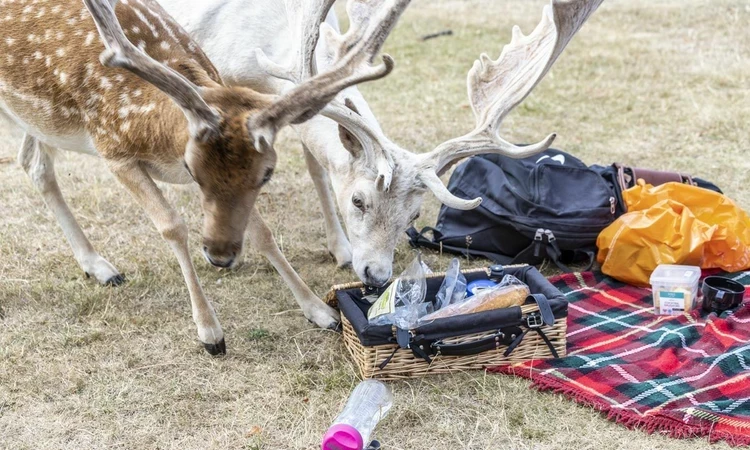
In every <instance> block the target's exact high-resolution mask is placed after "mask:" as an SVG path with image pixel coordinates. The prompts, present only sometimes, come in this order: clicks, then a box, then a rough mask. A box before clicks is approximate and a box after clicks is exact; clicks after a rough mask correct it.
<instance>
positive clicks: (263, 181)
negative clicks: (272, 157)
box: [260, 167, 273, 186]
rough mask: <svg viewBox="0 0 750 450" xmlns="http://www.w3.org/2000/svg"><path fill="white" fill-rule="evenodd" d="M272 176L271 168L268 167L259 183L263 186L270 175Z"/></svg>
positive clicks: (269, 178) (269, 179)
mask: <svg viewBox="0 0 750 450" xmlns="http://www.w3.org/2000/svg"><path fill="white" fill-rule="evenodd" d="M272 176H273V169H272V168H271V167H269V168H268V169H266V173H265V174H264V175H263V180H262V181H261V182H260V185H261V186H263V185H264V184H266V183H268V182H269V181H271V177H272Z"/></svg>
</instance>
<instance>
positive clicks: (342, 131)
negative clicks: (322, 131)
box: [339, 98, 363, 158]
mask: <svg viewBox="0 0 750 450" xmlns="http://www.w3.org/2000/svg"><path fill="white" fill-rule="evenodd" d="M344 104H345V105H346V107H347V108H349V109H351V110H352V111H354V112H355V113H356V114H357V115H360V114H359V111H357V107H356V106H354V102H352V101H351V99H348V98H347V99H346V100H345V101H344ZM339 139H340V140H341V144H342V145H343V146H344V148H345V149H346V150H347V151H348V152H349V153H351V154H352V156H353V157H355V158H359V157H360V156H362V154H363V148H362V144H361V143H360V142H359V139H357V138H356V137H355V136H354V135H353V134H352V133H351V132H350V131H349V130H347V129H346V128H344V127H343V126H341V125H339Z"/></svg>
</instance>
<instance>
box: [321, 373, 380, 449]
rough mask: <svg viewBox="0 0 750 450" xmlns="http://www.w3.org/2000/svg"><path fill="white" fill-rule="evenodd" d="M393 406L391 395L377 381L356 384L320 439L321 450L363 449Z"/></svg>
mask: <svg viewBox="0 0 750 450" xmlns="http://www.w3.org/2000/svg"><path fill="white" fill-rule="evenodd" d="M392 405H393V394H392V393H391V390H390V389H389V388H388V386H386V385H385V384H383V383H382V382H380V381H377V380H365V381H363V382H361V383H359V384H358V385H357V387H356V388H354V391H353V392H352V393H351V395H350V396H349V401H348V402H347V403H346V406H345V407H344V410H343V411H341V414H339V416H338V417H337V418H336V420H334V421H333V425H331V427H330V428H329V429H328V431H327V432H326V434H325V436H323V443H322V446H321V448H322V450H363V449H364V447H365V445H367V444H369V443H370V441H369V439H370V435H371V434H372V432H373V430H375V427H376V426H377V425H378V422H380V420H381V419H383V418H384V417H385V416H386V414H388V411H389V410H390V409H391V406H392Z"/></svg>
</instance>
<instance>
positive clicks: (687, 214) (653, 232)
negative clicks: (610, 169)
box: [596, 183, 750, 286]
mask: <svg viewBox="0 0 750 450" xmlns="http://www.w3.org/2000/svg"><path fill="white" fill-rule="evenodd" d="M623 199H624V200H625V204H626V205H627V211H628V212H627V213H626V214H624V215H622V216H620V217H619V218H618V219H617V220H615V221H614V222H613V223H612V224H611V225H610V226H609V227H607V228H605V229H604V231H602V232H601V234H599V238H598V239H597V242H596V244H597V247H599V253H598V255H597V260H598V261H599V263H600V264H601V265H602V272H604V273H605V274H607V275H609V276H611V277H613V278H616V279H618V280H620V281H622V282H625V283H629V284H633V285H636V286H648V285H649V277H650V275H651V273H652V272H653V271H654V270H655V269H656V266H658V265H659V264H681V265H691V266H700V267H701V268H703V269H711V268H720V269H723V270H725V271H728V272H737V271H740V270H745V269H748V268H750V218H749V217H748V215H747V214H746V213H745V211H743V210H742V209H741V208H740V207H738V206H737V205H736V204H735V203H734V202H733V201H732V200H730V199H729V198H728V197H726V196H724V195H722V194H719V193H717V192H714V191H710V190H707V189H703V188H699V187H695V186H690V185H686V184H681V183H666V184H663V185H660V186H657V187H654V186H651V185H643V184H640V185H637V186H634V187H632V188H630V189H628V190H626V191H624V192H623Z"/></svg>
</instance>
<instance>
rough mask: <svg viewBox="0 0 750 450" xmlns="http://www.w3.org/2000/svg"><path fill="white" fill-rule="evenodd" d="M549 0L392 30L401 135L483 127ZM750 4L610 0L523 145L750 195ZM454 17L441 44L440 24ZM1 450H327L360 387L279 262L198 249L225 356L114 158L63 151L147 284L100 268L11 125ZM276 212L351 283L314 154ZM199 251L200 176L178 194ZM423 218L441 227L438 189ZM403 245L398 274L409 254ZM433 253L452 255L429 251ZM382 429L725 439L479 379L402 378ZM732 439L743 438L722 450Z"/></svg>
mask: <svg viewBox="0 0 750 450" xmlns="http://www.w3.org/2000/svg"><path fill="white" fill-rule="evenodd" d="M543 4H544V1H542V0H534V1H523V0H505V1H502V2H494V1H490V0H484V1H475V0H471V1H429V2H428V1H427V0H421V1H417V2H416V3H415V4H414V5H413V6H412V8H411V10H410V11H409V12H408V13H407V14H406V16H405V18H404V20H403V22H402V24H401V25H400V27H399V28H398V30H397V31H396V33H395V35H394V36H393V37H392V39H391V40H390V41H389V45H388V47H389V48H388V50H389V52H390V53H391V54H393V55H394V56H395V57H396V60H397V62H398V66H397V69H396V70H395V72H394V73H393V75H392V76H391V77H389V78H388V79H387V80H385V81H383V82H378V83H375V84H371V85H368V86H366V87H365V88H363V90H364V91H365V95H366V97H367V98H368V99H369V100H370V102H371V105H372V106H373V109H374V110H375V111H376V113H379V117H380V118H381V120H382V123H383V126H384V128H385V129H386V130H387V131H388V133H389V135H390V136H391V137H392V138H393V139H394V140H396V141H397V142H400V143H401V144H402V145H404V146H406V147H410V148H413V149H415V150H417V151H426V150H428V149H429V148H430V145H434V144H435V143H437V142H439V141H440V140H441V139H445V138H448V137H450V136H453V135H455V134H458V133H459V132H460V131H464V130H466V129H467V128H468V127H469V126H470V125H471V123H472V121H471V118H470V109H469V108H468V103H467V101H466V99H465V97H466V95H465V87H464V86H465V84H464V76H465V72H466V70H467V69H468V68H469V66H470V64H471V62H472V61H473V59H474V58H475V57H476V56H477V55H478V54H479V53H480V52H482V51H488V52H491V53H492V54H494V55H496V54H497V52H498V51H499V50H500V46H501V43H505V42H507V41H508V39H509V36H510V28H511V26H512V24H514V23H519V24H521V25H522V28H523V29H524V30H525V31H529V30H530V29H531V27H533V25H534V24H535V23H536V21H537V20H538V17H539V13H540V10H541V6H542V5H543ZM749 25H750V6H748V3H747V1H746V0H710V1H709V0H703V1H698V0H656V1H651V0H637V1H636V0H630V1H625V0H619V1H618V0H608V1H607V2H605V4H604V5H603V6H602V8H601V9H600V11H599V12H597V13H596V15H595V16H594V17H593V18H592V20H591V22H590V23H589V24H587V25H586V26H585V28H584V29H583V30H582V32H581V33H580V35H579V36H577V38H576V39H575V40H574V41H573V43H572V44H571V46H570V47H569V48H568V50H567V51H566V53H565V54H564V55H563V57H562V58H561V59H560V61H559V62H558V63H557V65H556V67H555V69H554V70H553V71H552V73H551V74H550V76H549V77H548V78H547V79H546V80H545V81H544V82H543V83H542V84H541V85H540V86H539V87H538V88H537V89H536V91H535V93H534V94H533V95H532V96H531V97H530V98H528V99H527V100H526V102H525V103H524V104H523V105H522V106H521V107H520V108H518V110H517V111H516V112H515V113H514V114H513V115H512V117H510V118H509V119H508V121H507V124H506V129H507V130H509V131H508V133H507V134H508V135H509V137H510V138H512V139H514V140H516V141H530V140H537V139H539V138H541V137H542V136H544V135H546V134H547V133H548V132H550V131H557V132H558V133H559V135H560V137H559V140H558V142H557V146H558V147H560V148H563V149H566V150H568V151H571V152H573V153H574V154H576V155H578V156H580V157H581V158H582V159H583V160H584V161H586V162H587V163H603V164H606V163H611V162H614V161H623V162H627V163H635V164H639V165H642V166H645V167H652V168H664V169H667V168H671V169H679V170H683V171H687V172H691V173H694V174H695V175H699V176H702V177H704V178H706V179H709V180H714V181H716V182H717V183H718V184H719V185H720V186H722V187H723V188H724V189H725V191H726V193H727V194H728V195H729V196H730V197H732V198H734V199H735V200H737V201H738V202H739V204H740V205H742V206H744V207H747V206H750V188H749V187H747V186H748V181H750V180H749V179H748V175H747V174H748V173H750V172H749V171H748V169H750V162H748V159H746V158H745V157H744V152H745V151H746V150H747V149H748V148H749V147H750V145H749V144H750V138H749V137H748V136H749V135H748V132H747V131H748V129H747V124H748V123H750V92H748V86H750V79H748V78H749V77H750V75H749V74H750V62H749V61H750V26H749ZM447 28H451V29H453V31H454V34H453V36H450V37H442V38H438V39H435V40H430V41H427V42H422V41H420V40H419V39H418V37H419V36H421V35H423V34H428V33H431V32H435V31H439V30H442V29H447ZM0 137H1V138H2V144H1V145H0V179H2V183H0V255H2V258H0V327H1V328H0V330H2V332H0V447H5V448H13V449H24V448H54V449H60V448H71V449H73V448H75V449H80V448H104V447H112V448H128V449H131V448H180V449H187V448H245V449H310V448H315V447H316V445H317V443H318V439H319V438H320V436H321V434H322V433H323V431H324V430H325V428H326V427H327V425H328V423H329V422H330V420H331V419H332V418H333V417H334V416H335V414H336V412H337V411H338V409H339V408H340V406H341V405H342V401H343V400H344V399H345V398H346V396H347V395H348V393H349V390H350V388H351V387H352V386H353V385H354V384H355V382H356V381H357V379H356V376H355V373H354V367H353V365H352V364H351V363H350V361H349V360H348V358H347V355H346V353H345V350H344V348H343V346H342V344H341V339H340V336H339V335H337V334H334V333H332V332H326V331H320V330H316V329H313V328H312V327H311V326H310V325H309V324H308V323H307V322H306V321H305V320H304V319H303V318H302V315H301V314H300V313H299V312H298V311H296V310H295V308H296V306H295V304H294V302H293V299H292V298H291V295H290V294H289V291H288V290H287V289H286V288H285V287H284V285H283V284H282V282H281V280H280V278H279V277H278V275H277V274H276V273H275V272H274V271H273V269H272V267H271V266H270V264H268V263H267V262H266V261H264V260H263V259H262V258H260V257H259V256H258V255H256V254H252V253H250V254H249V255H248V256H247V258H246V262H245V264H244V265H243V266H242V267H241V268H239V269H238V270H236V271H233V272H226V271H224V272H219V271H216V270H214V269H211V268H209V267H207V266H206V264H204V263H203V261H202V260H201V258H199V256H198V252H197V251H196V252H195V261H196V264H197V267H198V270H199V275H200V276H201V277H202V280H203V283H204V286H205V288H206V291H207V293H208V295H209V296H210V298H212V299H213V301H214V302H215V304H216V306H217V309H218V312H219V317H220V319H221V320H222V324H223V326H224V329H225V331H226V332H227V342H228V345H229V351H230V354H229V356H227V357H226V358H219V359H216V358H211V357H209V356H208V355H206V354H205V353H204V352H203V350H202V348H201V347H200V346H199V345H198V343H197V342H196V339H195V330H194V326H193V324H192V321H191V320H190V311H189V307H188V303H187V292H186V289H185V286H184V284H183V281H182V277H181V276H180V273H179V269H178V267H177V264H176V263H175V261H174V259H173V257H172V255H171V254H170V251H169V249H168V248H167V246H166V245H165V244H164V243H163V242H162V241H161V240H160V238H159V237H158V235H157V233H156V232H155V231H154V230H153V228H152V226H151V224H150V223H149V221H148V220H147V219H146V218H145V216H144V215H143V214H142V213H141V212H140V211H139V209H138V208H137V207H136V206H135V204H134V202H133V201H132V200H131V199H130V198H129V197H128V195H127V194H126V193H125V192H124V190H123V189H121V188H120V187H118V186H116V185H115V184H114V182H113V179H112V177H111V176H110V175H109V174H108V173H107V172H106V171H105V169H104V166H103V164H102V163H101V162H100V161H97V160H95V159H92V158H87V157H83V156H79V155H63V156H62V157H61V158H59V163H58V170H57V172H58V176H59V179H60V182H61V184H62V188H63V192H64V193H65V194H66V197H67V198H68V199H69V203H70V204H71V206H72V207H73V209H74V210H75V212H76V215H77V217H78V218H79V219H80V222H81V224H82V226H83V227H84V229H85V231H86V232H87V233H88V235H89V237H90V239H91V241H92V242H93V243H94V245H95V246H96V247H97V248H98V249H99V250H100V252H101V253H102V254H103V255H104V256H105V257H107V258H108V259H109V260H110V261H111V262H112V263H113V264H115V266H117V267H118V268H119V269H120V270H121V271H122V272H123V273H124V274H126V275H127V276H128V278H129V280H130V281H129V283H127V285H125V286H124V287H122V288H117V289H109V288H102V287H98V286H96V285H95V284H94V283H93V282H92V281H91V280H86V279H85V277H84V276H83V274H82V273H81V271H80V270H79V268H78V267H77V265H76V263H75V261H74V260H73V258H72V255H71V252H70V250H69V248H68V245H67V243H66V242H65V241H64V239H63V237H62V234H61V232H60V230H59V228H58V226H57V224H56V223H55V221H54V219H53V217H52V214H51V213H50V212H49V211H48V210H47V208H46V207H45V205H44V204H43V202H42V200H41V199H40V197H39V196H38V195H37V194H36V193H35V192H34V190H33V188H32V187H31V184H30V183H29V181H28V180H27V179H26V176H25V174H24V173H23V171H22V170H21V169H20V168H19V167H18V166H17V165H16V164H15V163H14V162H13V159H14V156H15V151H16V148H17V147H18V145H19V143H20V141H19V138H20V135H19V134H18V133H17V132H16V131H11V130H9V129H6V128H4V127H3V128H0ZM278 150H279V153H280V161H279V167H278V172H277V173H278V176H277V177H276V178H275V179H274V181H273V182H272V183H271V185H270V187H269V188H268V189H267V190H266V192H267V193H266V194H265V195H264V196H263V198H262V199H261V200H260V205H261V209H262V211H263V213H264V215H265V216H266V218H267V219H268V222H269V224H270V225H271V227H272V228H273V229H274V232H275V234H276V237H277V239H278V240H279V242H280V243H282V245H283V248H284V250H285V252H286V254H287V256H288V257H289V259H290V260H291V262H292V264H293V265H294V266H295V267H296V268H297V269H298V270H299V271H300V274H301V275H302V277H303V278H304V279H305V280H307V281H308V282H309V283H310V285H311V287H312V288H313V290H315V291H316V292H317V293H319V294H320V295H322V294H324V293H325V291H326V290H327V287H328V286H330V285H331V284H333V283H337V282H345V281H349V280H351V279H352V278H353V274H352V273H351V272H350V271H348V270H337V269H335V267H334V264H333V263H332V261H331V258H330V257H329V256H328V254H327V251H326V249H325V238H324V235H323V224H322V217H321V214H320V212H319V209H318V208H317V205H316V199H315V198H314V194H313V193H314V189H313V188H312V183H311V181H310V179H309V177H307V176H306V175H305V168H304V162H303V159H302V157H301V152H300V149H299V145H298V144H297V143H295V142H294V141H293V140H291V139H288V138H287V139H286V140H282V142H281V143H280V144H279V146H278ZM165 190H166V192H167V195H168V196H169V198H170V199H171V201H172V202H174V204H176V205H178V207H179V209H180V210H181V212H182V213H183V214H184V216H185V217H186V218H187V220H188V222H189V224H190V228H191V232H192V243H193V248H197V245H198V239H199V230H200V210H199V205H198V203H197V201H196V195H195V189H194V188H191V187H189V188H182V187H172V186H169V187H165ZM424 212H425V214H423V219H421V221H420V222H421V223H420V225H427V224H431V223H433V220H434V217H435V215H436V213H437V204H436V202H435V201H434V199H428V201H427V202H426V203H425V207H424ZM409 258H410V254H409V251H408V246H406V245H402V246H401V247H400V248H399V251H398V255H397V263H396V264H397V270H398V269H399V268H401V267H403V265H404V264H405V263H406V262H407V261H408V259H409ZM428 261H429V262H430V263H432V264H433V265H436V266H444V265H445V263H446V262H447V259H445V258H443V259H439V258H437V257H435V256H434V255H429V256H428ZM393 386H394V389H395V393H396V406H395V408H394V409H393V413H392V415H391V416H390V417H389V418H388V419H387V421H386V422H385V423H383V424H382V427H381V428H380V429H379V432H378V435H379V437H380V438H381V439H382V440H383V441H384V442H385V443H386V444H387V447H388V448H390V449H434V450H442V449H445V450H454V449H497V448H539V449H543V448H550V449H551V448H581V449H585V448H592V449H593V448H596V449H615V448H627V449H634V448H664V449H682V448H685V447H686V445H689V446H691V447H693V448H703V447H708V444H707V441H705V440H694V441H689V442H686V441H675V440H670V439H668V438H666V437H663V436H658V435H656V436H653V435H647V434H645V433H643V432H640V431H629V430H627V429H625V428H624V427H622V426H620V425H616V424H613V423H610V422H608V421H607V420H606V419H604V418H603V417H601V416H600V414H598V413H597V412H595V411H593V410H590V409H587V408H583V407H579V406H576V405H574V404H573V403H572V402H570V401H568V400H565V399H564V398H563V397H561V396H557V395H551V394H546V393H537V392H535V391H531V390H529V389H528V383H527V382H526V381H524V380H521V379H514V378H511V377H505V376H497V375H486V374H484V373H481V372H474V373H465V374H456V375H452V376H436V377H431V378H427V379H423V380H414V381H410V382H401V383H395V384H394V385H393ZM714 447H716V448H725V446H724V445H723V444H722V445H717V446H714Z"/></svg>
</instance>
